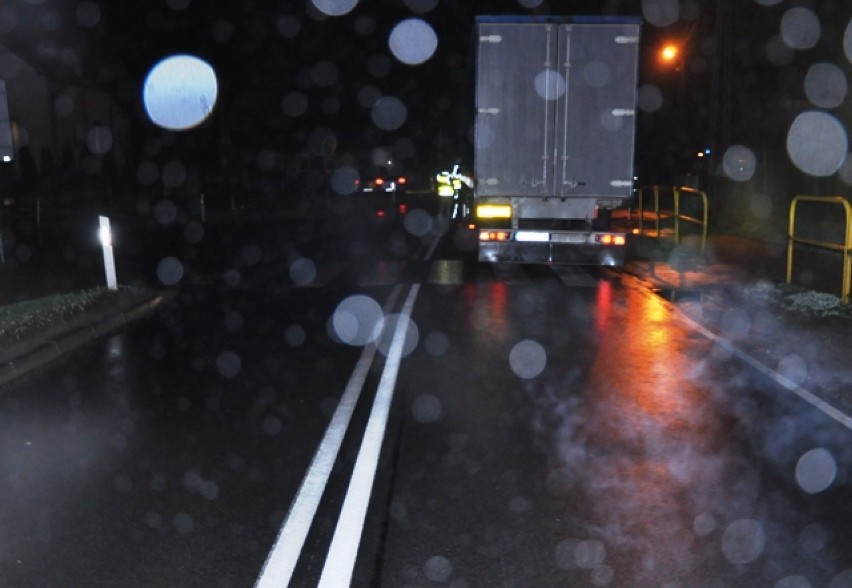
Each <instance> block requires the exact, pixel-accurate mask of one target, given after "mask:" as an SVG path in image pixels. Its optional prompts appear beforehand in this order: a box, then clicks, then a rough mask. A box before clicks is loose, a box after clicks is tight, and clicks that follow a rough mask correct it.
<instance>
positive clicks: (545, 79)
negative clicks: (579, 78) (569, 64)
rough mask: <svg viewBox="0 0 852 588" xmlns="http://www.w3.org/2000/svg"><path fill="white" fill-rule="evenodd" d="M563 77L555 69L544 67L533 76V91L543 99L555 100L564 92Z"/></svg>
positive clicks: (565, 85)
mask: <svg viewBox="0 0 852 588" xmlns="http://www.w3.org/2000/svg"><path fill="white" fill-rule="evenodd" d="M566 88H567V84H566V83H565V78H564V77H563V76H562V74H560V73H559V72H557V71H553V70H552V69H546V70H544V71H543V72H541V73H539V74H538V75H537V76H536V77H535V91H536V92H537V93H538V95H539V96H541V97H542V98H544V99H545V100H556V99H558V98H559V97H561V96H562V95H563V94H565V89H566Z"/></svg>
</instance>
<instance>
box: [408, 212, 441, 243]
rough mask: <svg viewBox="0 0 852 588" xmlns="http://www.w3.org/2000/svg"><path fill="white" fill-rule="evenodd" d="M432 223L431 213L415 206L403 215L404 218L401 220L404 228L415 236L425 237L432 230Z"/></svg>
mask: <svg viewBox="0 0 852 588" xmlns="http://www.w3.org/2000/svg"><path fill="white" fill-rule="evenodd" d="M433 224H434V221H433V220H432V215H431V214H429V213H428V212H427V211H425V210H423V209H422V208H415V209H414V210H412V211H411V212H409V213H408V214H407V215H405V220H404V221H403V225H404V226H405V230H406V231H408V232H409V233H411V234H412V235H414V236H415V237H425V236H426V235H428V234H429V232H430V231H431V230H432V226H433Z"/></svg>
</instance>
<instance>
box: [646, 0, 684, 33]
mask: <svg viewBox="0 0 852 588" xmlns="http://www.w3.org/2000/svg"><path fill="white" fill-rule="evenodd" d="M642 16H644V17H645V20H646V21H648V23H649V24H652V25H654V26H655V27H667V26H669V25H672V24H674V23H675V22H677V20H678V18H680V4H679V3H678V0H642Z"/></svg>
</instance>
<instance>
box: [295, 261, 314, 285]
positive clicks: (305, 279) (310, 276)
mask: <svg viewBox="0 0 852 588" xmlns="http://www.w3.org/2000/svg"><path fill="white" fill-rule="evenodd" d="M316 277H317V266H316V264H315V263H314V262H313V261H312V260H310V259H308V258H307V257H298V258H296V259H295V260H293V263H291V264H290V279H291V280H293V283H294V284H296V285H297V286H307V285H308V284H310V283H312V282H313V281H314V279H316Z"/></svg>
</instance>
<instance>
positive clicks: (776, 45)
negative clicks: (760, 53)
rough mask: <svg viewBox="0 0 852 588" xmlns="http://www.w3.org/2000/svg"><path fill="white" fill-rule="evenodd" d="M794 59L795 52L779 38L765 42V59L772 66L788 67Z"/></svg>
mask: <svg viewBox="0 0 852 588" xmlns="http://www.w3.org/2000/svg"><path fill="white" fill-rule="evenodd" d="M795 57H796V52H795V51H793V49H792V48H791V47H790V46H789V45H787V43H785V42H784V39H782V38H781V37H780V36H775V37H772V38H771V39H769V40H768V41H767V42H766V58H767V59H768V60H769V62H770V63H771V64H772V65H778V66H783V65H790V64H791V63H793V59H794V58H795Z"/></svg>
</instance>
